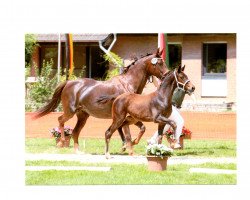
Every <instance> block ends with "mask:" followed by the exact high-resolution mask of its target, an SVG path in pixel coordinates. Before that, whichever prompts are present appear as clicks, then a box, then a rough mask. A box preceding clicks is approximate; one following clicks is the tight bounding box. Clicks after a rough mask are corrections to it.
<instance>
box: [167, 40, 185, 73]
mask: <svg viewBox="0 0 250 200" xmlns="http://www.w3.org/2000/svg"><path fill="white" fill-rule="evenodd" d="M181 51H182V48H181V44H168V52H169V68H170V69H174V68H176V67H177V66H179V65H180V64H181Z"/></svg>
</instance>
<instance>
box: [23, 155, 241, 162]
mask: <svg viewBox="0 0 250 200" xmlns="http://www.w3.org/2000/svg"><path fill="white" fill-rule="evenodd" d="M25 160H26V161H28V160H52V161H79V162H82V163H129V164H146V163H147V159H146V157H145V156H127V155H112V157H111V159H109V160H107V159H106V158H105V156H104V155H91V154H82V155H76V154H28V153H27V154H25ZM236 161H237V160H236V158H228V157H220V158H204V157H200V158H199V157H190V156H173V157H171V158H170V159H169V160H168V165H173V164H202V163H207V162H212V163H236Z"/></svg>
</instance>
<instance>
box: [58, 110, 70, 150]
mask: <svg viewBox="0 0 250 200" xmlns="http://www.w3.org/2000/svg"><path fill="white" fill-rule="evenodd" d="M73 116H74V114H73V113H63V115H61V116H60V117H58V122H59V130H60V131H61V138H60V141H59V143H58V144H57V147H64V142H65V135H64V123H65V122H66V121H68V120H69V119H70V118H72V117H73Z"/></svg>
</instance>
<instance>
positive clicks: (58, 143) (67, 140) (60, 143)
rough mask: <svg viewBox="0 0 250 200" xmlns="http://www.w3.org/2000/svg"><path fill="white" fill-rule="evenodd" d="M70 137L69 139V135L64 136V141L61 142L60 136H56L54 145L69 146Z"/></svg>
mask: <svg viewBox="0 0 250 200" xmlns="http://www.w3.org/2000/svg"><path fill="white" fill-rule="evenodd" d="M70 139H71V136H65V141H64V143H62V141H61V138H57V139H56V146H57V147H61V148H62V147H69V145H70Z"/></svg>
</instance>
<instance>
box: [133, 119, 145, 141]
mask: <svg viewBox="0 0 250 200" xmlns="http://www.w3.org/2000/svg"><path fill="white" fill-rule="evenodd" d="M135 125H136V126H137V127H138V128H139V129H140V132H139V134H138V136H137V138H135V139H134V140H133V142H132V145H136V144H138V143H139V142H140V140H141V137H142V136H143V134H144V133H145V131H146V127H145V125H144V124H143V123H142V122H141V121H138V122H136V123H135Z"/></svg>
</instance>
